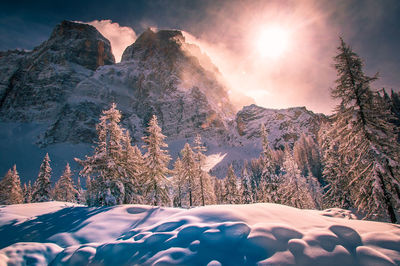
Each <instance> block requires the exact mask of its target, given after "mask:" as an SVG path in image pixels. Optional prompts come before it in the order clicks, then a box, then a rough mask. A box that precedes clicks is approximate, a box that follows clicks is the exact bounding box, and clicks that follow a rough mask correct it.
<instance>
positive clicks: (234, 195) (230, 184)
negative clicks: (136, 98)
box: [225, 164, 240, 204]
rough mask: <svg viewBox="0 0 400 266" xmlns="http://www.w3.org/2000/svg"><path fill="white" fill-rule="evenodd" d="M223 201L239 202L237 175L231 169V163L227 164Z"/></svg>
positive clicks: (229, 202) (228, 202)
mask: <svg viewBox="0 0 400 266" xmlns="http://www.w3.org/2000/svg"><path fill="white" fill-rule="evenodd" d="M225 203H227V204H238V203H240V194H239V190H238V183H237V177H236V175H235V171H234V170H233V166H232V164H231V165H229V168H228V173H227V176H226V178H225Z"/></svg>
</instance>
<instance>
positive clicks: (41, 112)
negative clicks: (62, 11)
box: [0, 21, 114, 122]
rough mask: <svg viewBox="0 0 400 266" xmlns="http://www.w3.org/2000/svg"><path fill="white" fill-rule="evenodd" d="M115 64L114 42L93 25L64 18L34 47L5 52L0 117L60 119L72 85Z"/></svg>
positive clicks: (0, 73)
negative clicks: (27, 50)
mask: <svg viewBox="0 0 400 266" xmlns="http://www.w3.org/2000/svg"><path fill="white" fill-rule="evenodd" d="M113 63H114V56H113V55H112V53H111V46H110V42H109V41H108V40H107V39H105V38H104V37H103V36H102V35H101V34H100V33H99V32H98V31H97V30H96V29H95V28H94V27H92V26H90V25H86V24H79V23H73V22H69V21H63V22H62V23H61V24H59V25H57V26H56V28H55V29H54V30H53V33H52V34H51V37H50V39H49V40H47V41H46V42H44V43H42V44H41V45H40V46H38V47H36V48H35V49H34V50H33V51H32V52H26V53H21V52H18V51H15V52H3V53H1V54H0V117H1V119H2V120H3V121H23V122H31V121H49V120H51V119H55V118H56V117H57V114H58V113H59V111H60V110H61V109H62V108H63V103H64V102H65V101H66V99H67V98H68V97H69V95H70V93H71V89H72V88H74V87H75V86H76V85H77V84H78V83H79V82H80V81H81V80H83V79H85V78H86V77H88V76H90V75H91V74H92V72H93V71H94V70H95V69H96V68H97V67H99V66H101V65H104V64H113Z"/></svg>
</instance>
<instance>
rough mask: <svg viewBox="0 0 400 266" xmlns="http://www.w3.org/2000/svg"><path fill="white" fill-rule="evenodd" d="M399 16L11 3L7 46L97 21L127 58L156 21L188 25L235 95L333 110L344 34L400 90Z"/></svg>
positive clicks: (359, 4) (376, 6)
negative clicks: (66, 25)
mask: <svg viewBox="0 0 400 266" xmlns="http://www.w3.org/2000/svg"><path fill="white" fill-rule="evenodd" d="M399 14H400V1H398V0H381V1H376V0H335V1H331V0H301V1H295V0H279V1H278V0H274V1H273V0H264V1H257V0H252V1H250V0H249V1H239V0H220V1H215V0H202V1H200V0H199V1H195V0H187V1H184V0H173V1H162V0H159V1H151V0H148V1H145V0H143V1H121V0H114V1H104V0H96V1H85V0H80V1H75V0H70V1H40V0H37V1H15V0H14V1H8V0H2V1H1V2H0V40H1V42H0V50H7V49H15V48H18V49H27V50H31V49H33V48H34V47H35V46H37V45H39V44H40V43H42V42H43V41H45V40H47V39H48V38H49V36H50V33H51V31H52V29H53V28H54V27H55V25H57V24H58V23H60V22H61V21H62V20H72V21H81V22H85V23H90V24H92V25H94V26H95V27H96V28H97V29H98V30H99V31H100V32H101V33H102V34H103V35H105V36H106V37H107V38H108V39H110V41H111V44H112V49H113V53H114V55H115V57H116V58H117V60H118V58H120V56H121V54H122V52H123V50H124V48H125V47H126V46H127V45H130V44H131V43H133V42H134V40H135V39H136V38H137V36H139V35H140V33H142V32H143V31H144V30H145V29H147V28H148V27H152V28H155V29H179V30H182V31H184V33H185V36H186V39H187V41H188V42H193V43H195V44H197V45H199V46H200V47H201V49H202V51H203V52H205V53H206V54H208V55H209V56H210V57H211V60H212V61H213V63H214V64H215V65H216V66H217V67H218V68H219V70H220V72H221V73H222V75H223V77H224V81H225V82H226V84H227V87H228V88H229V89H230V92H231V94H232V95H236V94H237V93H241V94H245V95H247V96H249V97H252V98H253V99H254V101H255V103H257V104H258V105H261V106H264V107H267V108H287V107H294V106H306V107H307V108H308V109H310V110H312V111H314V112H322V113H326V114H330V113H331V112H332V110H333V108H334V106H335V105H336V103H335V102H334V101H333V100H332V99H331V97H330V88H332V87H334V86H335V83H334V81H335V78H336V73H335V70H334V68H333V67H332V65H333V60H332V57H333V56H334V55H335V54H336V47H337V46H338V44H339V38H338V37H339V36H342V37H343V38H344V40H345V41H346V42H347V43H348V44H349V45H350V46H351V47H352V48H353V49H354V51H355V52H356V53H358V54H359V55H360V56H361V57H362V58H363V59H364V62H365V72H366V73H367V74H368V75H374V74H375V73H376V72H379V75H380V79H379V80H378V81H376V82H375V83H373V85H372V87H373V88H375V89H381V88H383V87H384V88H386V89H387V90H390V89H394V90H395V91H398V90H399V89H400V75H399V72H400V53H399V48H400V15H399ZM282 36H283V37H282ZM271 45H272V46H271ZM270 51H275V52H274V53H273V54H272V55H271V54H268V53H269V52H270Z"/></svg>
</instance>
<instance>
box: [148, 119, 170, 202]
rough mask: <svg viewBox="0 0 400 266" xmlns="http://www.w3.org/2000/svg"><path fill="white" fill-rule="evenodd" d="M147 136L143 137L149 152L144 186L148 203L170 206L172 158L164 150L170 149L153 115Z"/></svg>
mask: <svg viewBox="0 0 400 266" xmlns="http://www.w3.org/2000/svg"><path fill="white" fill-rule="evenodd" d="M147 134H148V135H147V136H145V137H143V141H144V142H145V146H144V148H145V149H146V150H147V152H146V154H145V155H144V159H145V161H146V173H145V177H146V180H145V182H144V184H143V186H144V193H145V197H146V202H147V203H148V204H152V205H156V206H157V205H158V206H160V205H163V206H164V205H169V204H170V199H169V195H168V188H167V184H168V179H167V177H166V175H167V174H168V172H169V170H168V163H169V161H170V160H171V157H170V156H169V155H168V151H167V150H164V149H163V148H166V147H168V144H166V143H165V142H164V139H165V136H164V135H163V134H162V132H161V128H160V127H159V126H158V124H157V117H156V116H155V115H153V117H152V119H151V120H150V122H149V126H148V127H147Z"/></svg>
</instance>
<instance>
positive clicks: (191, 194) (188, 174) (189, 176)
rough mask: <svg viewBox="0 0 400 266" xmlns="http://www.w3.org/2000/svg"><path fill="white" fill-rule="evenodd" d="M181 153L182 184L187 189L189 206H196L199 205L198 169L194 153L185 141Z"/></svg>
mask: <svg viewBox="0 0 400 266" xmlns="http://www.w3.org/2000/svg"><path fill="white" fill-rule="evenodd" d="M181 155H182V170H183V173H182V175H183V178H184V184H185V187H186V189H187V197H188V200H187V201H188V203H189V207H192V206H198V205H200V202H199V200H200V199H199V197H198V196H200V195H199V190H200V187H199V183H198V182H197V181H198V175H199V174H200V173H199V169H198V167H197V165H196V161H195V158H194V157H195V154H194V152H193V150H192V148H191V147H190V145H189V143H186V144H185V146H184V147H183V149H182V151H181Z"/></svg>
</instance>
